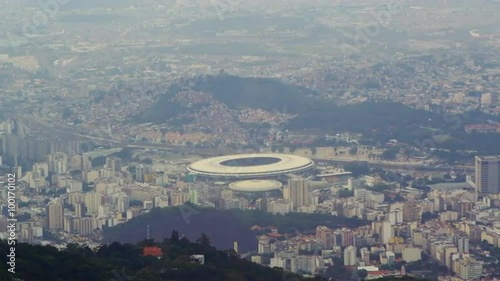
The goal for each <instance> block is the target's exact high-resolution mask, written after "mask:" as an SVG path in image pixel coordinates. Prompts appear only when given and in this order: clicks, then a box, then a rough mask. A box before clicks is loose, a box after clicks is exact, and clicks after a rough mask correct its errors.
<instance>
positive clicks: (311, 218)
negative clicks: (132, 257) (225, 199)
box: [104, 205, 369, 252]
mask: <svg viewBox="0 0 500 281" xmlns="http://www.w3.org/2000/svg"><path fill="white" fill-rule="evenodd" d="M365 224H369V222H368V221H364V220H358V219H350V218H344V217H337V216H330V215H321V214H303V213H290V214H287V215H285V216H282V215H272V214H270V213H266V212H262V211H257V210H245V211H243V210H216V209H213V208H203V209H201V208H198V207H196V208H195V207H192V206H191V205H184V206H181V207H169V208H162V209H159V208H155V209H153V210H151V212H149V213H147V214H144V215H142V216H139V217H136V218H134V219H132V220H130V221H128V222H126V223H123V224H120V225H117V226H115V227H112V228H107V229H105V230H104V240H105V241H108V242H111V241H119V242H132V243H135V242H137V241H140V240H142V239H144V238H145V237H146V229H147V226H148V225H149V226H150V232H151V233H150V235H151V237H152V238H158V239H160V238H161V237H164V236H165V235H168V233H170V232H171V231H172V230H173V229H176V230H178V231H179V232H181V233H183V234H184V235H185V236H187V237H188V238H190V239H195V238H196V237H198V236H199V235H200V234H201V233H206V234H207V235H208V236H209V237H211V239H212V243H213V245H214V246H215V247H217V248H220V249H231V248H232V247H233V242H234V241H238V243H239V248H240V250H241V251H242V252H248V251H255V250H256V249H257V239H256V238H255V237H256V235H257V233H255V232H254V231H252V230H250V227H252V226H254V225H260V226H275V227H277V228H278V231H279V233H291V232H294V231H295V230H299V231H301V232H304V231H305V232H308V231H309V232H314V231H315V229H316V227H317V226H318V225H325V226H328V227H332V228H338V227H342V226H347V227H358V226H360V225H365Z"/></svg>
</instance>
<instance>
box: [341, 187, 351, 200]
mask: <svg viewBox="0 0 500 281" xmlns="http://www.w3.org/2000/svg"><path fill="white" fill-rule="evenodd" d="M337 196H338V197H339V198H347V197H352V196H354V191H352V190H349V189H347V188H344V189H341V190H339V193H338V195H337Z"/></svg>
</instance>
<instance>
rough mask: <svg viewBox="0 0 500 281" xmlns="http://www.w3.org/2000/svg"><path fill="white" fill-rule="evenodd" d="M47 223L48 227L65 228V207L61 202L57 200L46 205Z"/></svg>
mask: <svg viewBox="0 0 500 281" xmlns="http://www.w3.org/2000/svg"><path fill="white" fill-rule="evenodd" d="M45 225H46V227H47V228H48V229H53V230H59V229H64V207H63V205H62V203H61V202H59V201H55V202H52V203H50V204H49V205H48V206H47V207H46V209H45Z"/></svg>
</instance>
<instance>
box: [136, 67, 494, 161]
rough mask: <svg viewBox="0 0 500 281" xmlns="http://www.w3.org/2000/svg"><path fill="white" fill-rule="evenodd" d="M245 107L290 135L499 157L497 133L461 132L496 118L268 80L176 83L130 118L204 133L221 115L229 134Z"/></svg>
mask: <svg viewBox="0 0 500 281" xmlns="http://www.w3.org/2000/svg"><path fill="white" fill-rule="evenodd" d="M189 93H191V94H192V93H203V94H199V95H198V96H197V95H195V94H192V95H193V97H190V98H184V99H179V95H180V94H186V96H189V95H190V94H189ZM194 96H196V98H195V97H194ZM200 96H203V98H200ZM196 99H198V100H197V101H196ZM200 100H201V101H200ZM245 108H253V109H262V110H265V111H268V112H280V113H287V114H290V118H291V119H289V120H288V121H287V122H286V125H285V126H286V127H285V129H288V130H291V131H305V130H310V129H317V131H321V132H324V133H336V132H342V131H344V132H345V131H349V132H355V133H361V134H363V137H364V138H365V139H371V140H373V142H374V143H373V144H377V143H384V142H387V141H388V140H390V139H397V140H399V141H400V142H403V143H408V144H411V145H416V146H421V144H419V143H416V140H418V141H419V142H423V141H424V140H426V141H427V144H431V145H430V146H433V147H436V148H443V149H449V150H476V151H478V153H479V154H499V153H500V146H498V143H500V134H478V133H472V134H466V133H465V132H464V130H463V128H464V125H466V124H479V123H487V122H491V121H494V122H500V117H499V116H491V115H488V114H485V113H481V112H479V111H470V112H467V113H465V114H462V115H449V114H446V113H442V112H436V111H434V112H431V111H426V110H422V109H415V108H411V107H408V106H406V105H403V104H400V103H396V102H391V101H368V102H363V103H357V104H352V105H343V106H339V105H336V104H335V103H334V102H333V101H331V100H325V99H324V98H323V97H322V96H321V94H320V93H317V92H314V91H312V90H308V89H306V88H304V87H299V86H293V85H287V84H285V83H283V82H280V81H278V80H274V79H265V78H242V77H237V76H230V75H226V74H222V75H218V76H200V77H197V78H192V79H184V80H180V81H178V82H177V83H176V84H173V85H171V86H170V87H169V88H168V89H166V90H165V91H164V92H163V93H162V94H161V95H160V96H159V99H158V101H157V102H156V103H155V104H154V105H153V106H152V107H151V108H147V109H145V110H143V111H142V112H140V113H139V114H137V115H134V116H133V117H132V120H134V121H135V122H139V123H144V122H152V123H167V124H170V125H172V126H178V127H182V125H188V124H192V123H193V122H194V123H196V126H194V127H195V128H200V127H203V126H204V127H203V128H205V129H208V131H210V128H214V127H216V126H217V124H218V123H221V122H220V120H219V119H215V120H216V121H212V123H205V120H206V118H207V116H214V115H217V116H224V118H223V120H224V122H229V123H228V124H232V126H234V128H233V127H232V128H231V130H233V131H234V130H237V129H236V128H238V129H241V128H244V127H245V126H244V124H243V123H239V121H238V118H237V116H238V115H239V112H240V110H242V109H245ZM292 117H293V118H292ZM195 120H196V121H195ZM194 123H193V124H194ZM200 124H203V125H200ZM228 126H229V125H228ZM231 130H230V131H231Z"/></svg>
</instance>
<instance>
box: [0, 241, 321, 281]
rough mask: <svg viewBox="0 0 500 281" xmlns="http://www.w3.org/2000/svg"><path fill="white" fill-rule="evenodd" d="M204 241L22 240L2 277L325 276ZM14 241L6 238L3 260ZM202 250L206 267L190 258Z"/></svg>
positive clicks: (128, 280) (149, 280) (58, 280)
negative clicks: (64, 243) (156, 253)
mask: <svg viewBox="0 0 500 281" xmlns="http://www.w3.org/2000/svg"><path fill="white" fill-rule="evenodd" d="M197 242H198V243H191V242H190V241H189V240H188V239H187V238H182V239H179V234H178V233H177V232H173V233H172V235H171V237H170V239H164V240H163V241H162V242H161V243H155V242H154V241H153V240H147V241H146V240H145V241H142V242H141V243H139V244H137V245H132V244H120V243H117V242H114V243H111V244H109V245H102V246H101V247H100V248H99V249H98V250H95V251H93V250H91V249H89V248H88V247H86V246H79V245H75V244H70V245H68V247H67V249H65V250H61V251H58V250H57V249H56V248H54V247H52V246H33V245H29V244H18V245H16V247H17V249H16V250H17V253H19V255H18V256H17V258H16V268H15V272H16V273H15V274H12V273H9V272H7V263H6V262H5V261H3V262H2V263H1V265H0V280H2V281H13V280H16V279H15V278H18V279H17V280H25V281H33V280H37V281H67V280H72V281H110V280H116V281H164V280H165V281H167V280H168V281H192V280H204V281H212V280H213V281H226V280H227V281H239V280H254V281H259V280H262V281H273V280H275V281H282V280H287V279H288V278H290V280H296V281H302V280H304V281H305V280H311V281H312V280H318V281H319V280H321V279H320V278H319V277H317V278H316V279H306V278H303V277H300V276H295V275H291V274H290V273H285V272H283V271H282V270H278V269H272V268H268V267H264V266H260V265H257V264H254V263H251V262H249V261H246V260H243V259H240V258H238V257H236V256H234V255H233V254H231V253H230V252H223V251H218V250H216V249H215V248H214V247H212V246H211V245H210V240H209V239H208V238H207V237H206V236H205V235H202V236H201V237H200V238H199V239H198V240H197ZM144 246H158V247H160V248H161V249H162V251H163V253H164V256H163V258H162V259H157V258H154V257H143V252H142V250H143V247H144ZM9 247H10V246H9V245H8V244H7V242H6V241H0V253H1V254H2V257H3V259H5V256H6V255H7V253H8V249H9ZM193 254H202V255H204V256H205V265H201V264H198V263H192V262H190V259H189V256H190V255H193Z"/></svg>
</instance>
